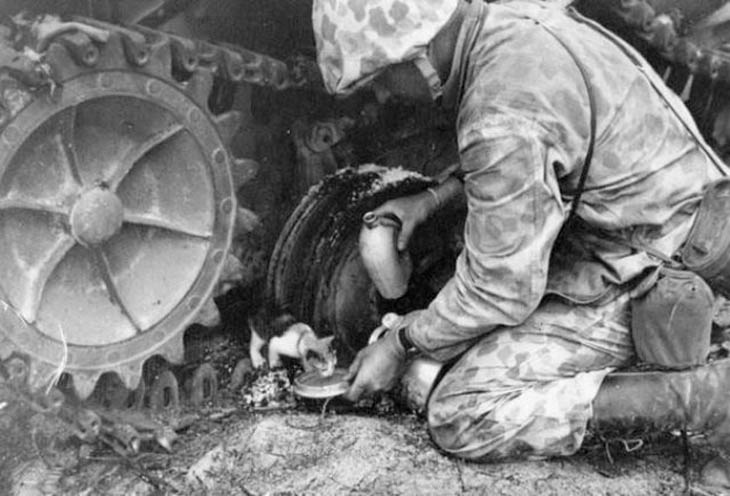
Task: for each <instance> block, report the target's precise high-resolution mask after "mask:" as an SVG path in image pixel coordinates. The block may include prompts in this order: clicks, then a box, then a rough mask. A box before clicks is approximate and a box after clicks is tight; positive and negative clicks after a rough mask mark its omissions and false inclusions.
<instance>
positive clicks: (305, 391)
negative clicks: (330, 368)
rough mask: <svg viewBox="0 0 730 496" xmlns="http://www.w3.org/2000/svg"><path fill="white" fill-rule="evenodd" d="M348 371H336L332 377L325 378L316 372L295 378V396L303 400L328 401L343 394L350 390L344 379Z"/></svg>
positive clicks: (305, 373)
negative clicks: (327, 399)
mask: <svg viewBox="0 0 730 496" xmlns="http://www.w3.org/2000/svg"><path fill="white" fill-rule="evenodd" d="M345 375H347V370H346V369H335V371H334V372H333V373H332V375H330V376H323V375H321V374H320V373H319V372H318V371H316V370H310V371H309V372H304V373H302V374H300V375H298V376H297V377H295V378H294V388H293V391H294V394H296V395H297V396H301V397H302V398H314V399H326V398H333V397H335V396H339V395H341V394H343V393H344V392H345V391H347V390H348V389H349V388H350V383H349V382H347V381H346V380H345V379H344V377H345Z"/></svg>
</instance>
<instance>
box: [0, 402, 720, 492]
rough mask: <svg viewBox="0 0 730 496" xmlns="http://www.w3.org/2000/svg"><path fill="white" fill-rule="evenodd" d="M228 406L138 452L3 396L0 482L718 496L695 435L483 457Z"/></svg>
mask: <svg viewBox="0 0 730 496" xmlns="http://www.w3.org/2000/svg"><path fill="white" fill-rule="evenodd" d="M224 403H227V405H226V406H224V407H217V408H209V409H206V410H205V411H204V412H202V413H200V414H199V419H198V421H197V422H196V423H194V424H193V425H192V426H191V427H190V428H188V429H187V430H186V431H184V432H181V436H180V438H179V439H178V440H177V441H176V444H175V447H174V451H173V452H172V453H166V452H164V450H162V449H161V448H159V447H157V446H153V445H144V446H143V449H142V451H141V453H140V454H139V455H137V456H135V457H133V458H123V457H121V456H119V455H117V454H115V453H114V452H113V451H111V450H109V449H106V448H104V447H103V446H96V445H94V446H89V445H81V444H79V443H78V442H75V441H74V440H68V439H64V438H63V436H61V435H57V434H58V433H60V432H62V430H61V429H60V428H59V426H58V425H54V424H53V423H52V422H50V421H49V420H48V419H44V418H39V416H38V414H36V415H29V412H28V411H27V410H25V411H24V410H23V408H22V407H19V408H15V409H14V410H13V406H12V405H10V404H8V406H6V410H13V411H4V413H5V416H4V420H6V421H8V420H12V421H10V422H4V424H3V426H2V430H3V443H2V452H1V453H0V475H1V476H2V479H1V480H0V483H1V484H0V488H4V491H7V492H6V494H13V495H23V496H30V495H33V496H35V495H40V494H68V495H77V494H81V495H95V494H99V495H120V496H121V495H163V494H164V495H167V494H194V495H196V494H198V495H203V494H212V495H227V496H232V495H247V496H248V495H267V494H269V495H340V494H372V495H381V494H403V495H410V494H438V495H442V494H454V495H456V494H475V495H476V494H494V495H510V496H512V495H525V496H533V495H534V496H537V495H541V496H542V495H561V496H573V495H575V496H585V495H614V496H617V495H626V496H645V495H680V494H696V495H708V494H709V495H720V494H725V493H723V491H722V490H719V489H717V488H714V487H710V486H706V485H702V484H700V483H699V482H698V479H699V468H700V467H701V466H702V464H703V463H704V462H705V461H707V460H708V459H709V458H710V457H711V456H712V455H713V452H712V450H710V449H709V448H707V447H706V446H704V445H703V444H702V443H701V442H698V441H693V442H692V448H691V450H690V453H691V458H690V461H689V463H688V464H687V463H686V458H685V450H684V448H683V446H684V445H683V443H682V442H681V438H680V437H677V436H672V435H666V436H662V437H660V438H658V439H654V440H652V441H647V442H645V443H644V444H643V446H640V447H637V446H636V445H634V444H633V443H626V444H625V445H624V443H622V442H618V441H616V442H611V443H609V444H606V443H604V442H602V441H601V440H598V439H589V440H588V441H587V442H586V443H585V445H584V447H583V449H582V450H581V451H580V452H579V453H578V454H576V455H575V456H573V457H570V458H564V459H554V460H543V461H517V462H510V463H499V464H489V465H479V464H470V463H464V462H460V461H457V460H454V459H452V458H449V457H447V456H444V455H443V454H441V453H439V452H438V450H437V449H436V448H435V447H434V445H433V444H432V443H431V442H430V441H429V439H428V435H427V433H426V430H425V424H424V421H423V419H422V418H420V417H417V416H415V415H413V414H405V413H398V412H392V411H390V412H378V411H377V409H372V408H370V409H367V410H364V411H353V410H352V409H350V411H347V410H346V409H342V408H339V410H341V411H339V412H338V407H337V405H332V406H331V407H330V408H329V409H328V410H327V411H325V412H324V413H322V412H321V411H320V408H319V406H318V405H308V406H307V407H306V408H305V407H302V406H301V405H299V406H297V407H295V408H294V409H289V410H284V411H281V410H272V411H267V412H251V411H246V410H244V409H242V408H236V407H234V406H231V405H232V403H231V398H228V399H227V400H225V401H224ZM8 415H12V416H13V417H14V418H13V419H10V418H9V417H8ZM54 429H59V430H58V431H57V433H56V435H55V438H54V435H52V434H51V432H52V431H53V430H54ZM52 438H53V440H52V441H51V439H52ZM632 449H633V451H627V450H632ZM687 469H689V471H690V472H689V477H686V476H685V471H686V470H687ZM688 481H689V486H688V485H687V483H688ZM728 494H730V493H728Z"/></svg>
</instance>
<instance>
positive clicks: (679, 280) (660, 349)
mask: <svg viewBox="0 0 730 496" xmlns="http://www.w3.org/2000/svg"><path fill="white" fill-rule="evenodd" d="M713 306H714V296H713V293H712V290H711V289H710V287H709V286H708V284H707V283H706V282H705V281H704V280H703V279H702V277H700V276H699V275H697V274H695V273H694V272H691V271H688V270H680V269H675V268H669V267H662V268H661V269H660V271H659V273H658V279H657V281H656V284H654V285H653V286H652V287H651V289H649V290H648V291H647V292H646V293H644V294H643V295H642V296H641V297H640V298H635V299H634V300H632V306H631V333H632V336H633V339H634V345H635V347H636V353H637V354H638V356H639V358H640V359H641V360H642V361H643V362H646V363H649V364H654V365H659V366H662V367H667V368H672V369H682V368H687V367H692V366H694V365H700V364H703V363H705V361H706V359H707V355H708V353H709V350H710V333H711V331H712V315H713Z"/></svg>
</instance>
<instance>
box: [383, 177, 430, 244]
mask: <svg viewBox="0 0 730 496" xmlns="http://www.w3.org/2000/svg"><path fill="white" fill-rule="evenodd" d="M435 208H436V204H435V202H434V198H433V196H432V195H431V194H430V193H428V192H427V191H424V192H421V193H418V194H415V195H410V196H403V197H401V198H394V199H392V200H388V201H387V202H385V203H383V204H382V205H380V206H379V207H378V208H376V209H374V210H373V213H375V214H376V215H378V216H381V215H383V214H391V215H395V216H396V217H398V218H399V219H400V221H401V223H402V226H401V230H400V233H398V251H403V250H405V249H406V248H408V241H409V240H410V239H411V235H413V231H415V229H416V227H418V226H419V225H420V224H421V223H422V222H423V221H425V220H426V219H427V218H428V216H429V215H431V213H432V212H433V211H434V210H435Z"/></svg>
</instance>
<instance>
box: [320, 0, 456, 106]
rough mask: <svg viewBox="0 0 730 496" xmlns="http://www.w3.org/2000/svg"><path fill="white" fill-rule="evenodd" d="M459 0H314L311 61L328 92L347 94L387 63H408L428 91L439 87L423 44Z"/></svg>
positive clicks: (443, 22) (452, 11) (430, 37)
mask: <svg viewBox="0 0 730 496" xmlns="http://www.w3.org/2000/svg"><path fill="white" fill-rule="evenodd" d="M458 2H459V0H314V6H313V10H312V24H313V27H314V35H315V41H316V43H317V60H318V63H319V67H320V70H321V72H322V76H323V78H324V83H325V86H326V88H327V90H328V91H329V92H330V93H336V94H348V93H352V92H353V91H354V90H355V89H357V88H359V87H362V86H363V85H365V84H366V83H368V82H369V81H370V80H372V79H373V78H374V77H375V76H377V75H378V74H379V73H380V72H382V70H383V69H385V68H386V67H388V66H389V65H392V64H397V63H400V62H406V61H414V62H415V63H416V66H417V67H418V68H419V69H420V70H421V72H422V73H423V75H424V77H425V78H426V80H427V82H428V83H429V87H430V88H431V91H432V94H433V93H434V91H435V90H434V87H435V86H438V87H439V88H440V81H438V76H437V75H436V71H435V70H434V69H433V67H432V66H431V64H430V63H429V62H428V58H427V47H428V44H429V42H430V41H431V40H432V39H433V38H434V36H436V34H437V33H438V32H439V30H440V29H441V28H442V27H443V26H444V25H445V24H446V23H447V22H448V20H449V18H450V17H451V15H452V14H453V13H454V11H455V10H456V8H457V5H458Z"/></svg>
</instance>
